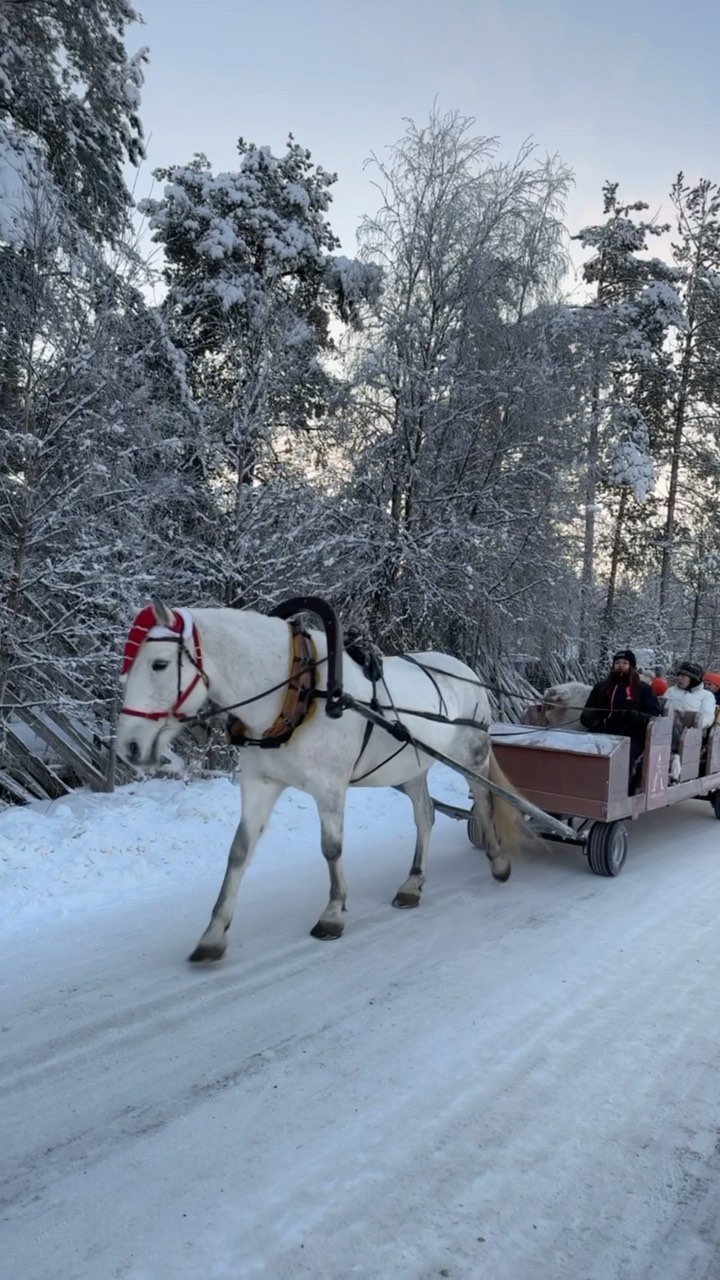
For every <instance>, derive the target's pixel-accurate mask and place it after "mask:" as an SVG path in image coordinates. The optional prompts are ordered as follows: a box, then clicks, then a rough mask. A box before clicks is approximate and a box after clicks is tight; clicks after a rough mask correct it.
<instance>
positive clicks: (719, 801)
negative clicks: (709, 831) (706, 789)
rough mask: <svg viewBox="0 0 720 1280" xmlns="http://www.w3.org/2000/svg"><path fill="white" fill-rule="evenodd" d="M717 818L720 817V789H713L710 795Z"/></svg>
mask: <svg viewBox="0 0 720 1280" xmlns="http://www.w3.org/2000/svg"><path fill="white" fill-rule="evenodd" d="M708 798H709V800H710V803H711V805H712V807H713V813H714V814H715V817H716V818H720V791H713V792H712V794H711V795H710V796H709V797H708Z"/></svg>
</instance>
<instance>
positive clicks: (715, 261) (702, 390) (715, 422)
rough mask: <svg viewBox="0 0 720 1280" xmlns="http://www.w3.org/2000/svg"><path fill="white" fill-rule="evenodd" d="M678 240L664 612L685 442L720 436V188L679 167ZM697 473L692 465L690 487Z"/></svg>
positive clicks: (664, 543)
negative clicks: (692, 178)
mask: <svg viewBox="0 0 720 1280" xmlns="http://www.w3.org/2000/svg"><path fill="white" fill-rule="evenodd" d="M671 195H672V201H673V205H674V207H675V213H676V232H677V237H678V238H677V240H676V242H675V243H674V244H673V259H674V261H675V263H676V265H677V268H678V288H679V291H680V293H681V295H682V297H683V301H684V304H685V310H686V315H687V323H686V326H685V329H684V331H683V333H682V334H681V337H680V341H679V345H678V348H677V352H676V369H677V381H678V386H677V394H676V396H675V401H674V406H673V412H672V427H671V432H670V435H669V439H668V442H667V454H666V457H667V464H668V472H669V480H668V496H667V506H666V514H665V521H664V529H663V540H662V563H661V569H660V601H659V604H660V612H661V615H663V614H665V613H666V611H667V609H668V605H669V602H670V586H671V578H672V574H673V567H674V562H675V559H676V542H677V518H678V502H679V498H680V491H681V484H682V478H683V466H684V464H687V461H688V459H687V457H686V452H687V450H686V446H687V443H688V440H689V439H690V438H691V437H692V438H694V439H696V440H698V439H700V440H702V438H703V436H705V434H706V433H708V432H709V433H710V434H711V435H712V436H714V438H715V440H716V441H717V440H719V439H720V430H719V426H720V422H719V419H718V412H719V411H720V192H719V191H718V188H717V186H715V185H714V184H713V183H711V182H709V181H707V180H706V179H703V180H702V181H700V182H698V183H697V184H696V185H695V186H694V187H690V186H688V185H687V184H686V183H685V180H684V177H683V174H682V173H680V174H679V175H678V177H677V179H676V181H675V183H674V185H673V188H672V193H671ZM696 482H697V473H696V474H695V475H693V471H692V469H691V471H690V477H689V483H690V486H691V488H693V487H694V485H695V484H696Z"/></svg>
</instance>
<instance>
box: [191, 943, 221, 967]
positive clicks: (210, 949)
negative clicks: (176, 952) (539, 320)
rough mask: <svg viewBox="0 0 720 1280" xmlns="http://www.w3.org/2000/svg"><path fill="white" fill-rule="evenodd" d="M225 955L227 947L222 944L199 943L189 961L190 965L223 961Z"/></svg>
mask: <svg viewBox="0 0 720 1280" xmlns="http://www.w3.org/2000/svg"><path fill="white" fill-rule="evenodd" d="M224 955H225V947H224V946H223V944H222V943H221V942H198V944H197V946H196V948H195V950H194V951H193V953H192V955H190V956H188V960H189V962H190V964H200V963H201V962H202V961H204V960H222V958H223V956H224Z"/></svg>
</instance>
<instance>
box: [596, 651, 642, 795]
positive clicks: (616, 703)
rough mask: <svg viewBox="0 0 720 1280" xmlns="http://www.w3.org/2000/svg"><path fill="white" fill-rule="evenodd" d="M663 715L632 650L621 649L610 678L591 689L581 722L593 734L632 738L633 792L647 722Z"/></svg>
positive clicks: (631, 767)
mask: <svg viewBox="0 0 720 1280" xmlns="http://www.w3.org/2000/svg"><path fill="white" fill-rule="evenodd" d="M660 714H661V708H660V703H659V702H658V700H657V698H656V696H655V694H654V693H653V691H652V689H651V688H650V685H649V684H645V683H644V682H643V681H641V679H640V676H639V675H638V670H637V663H636V661H635V654H634V653H633V651H632V649H620V650H618V652H617V653H616V654H615V656H614V657H613V662H612V668H611V670H610V673H609V675H608V676H607V677H606V678H605V679H604V680H600V681H599V682H598V684H596V685H594V686H593V688H592V689H591V691H590V696H589V698H588V700H587V702H586V704H585V707H584V709H583V711H582V713H581V715H580V723H581V724H582V726H583V728H584V729H589V730H590V731H591V732H592V733H612V734H617V735H618V736H619V737H622V738H629V739H630V777H629V788H628V789H629V790H630V792H632V791H633V784H634V780H635V769H636V765H637V763H638V760H639V758H640V756H641V755H642V752H643V748H644V746H645V733H646V730H647V726H648V722H649V721H650V720H651V719H652V718H653V717H654V716H659V715H660Z"/></svg>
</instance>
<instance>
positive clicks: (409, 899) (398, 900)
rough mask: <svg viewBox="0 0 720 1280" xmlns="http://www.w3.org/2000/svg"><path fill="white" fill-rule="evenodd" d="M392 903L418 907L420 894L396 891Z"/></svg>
mask: <svg viewBox="0 0 720 1280" xmlns="http://www.w3.org/2000/svg"><path fill="white" fill-rule="evenodd" d="M392 904H393V906H394V907H419V906H420V894H419V893H404V892H398V893H396V894H395V897H394V898H393V902H392Z"/></svg>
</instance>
